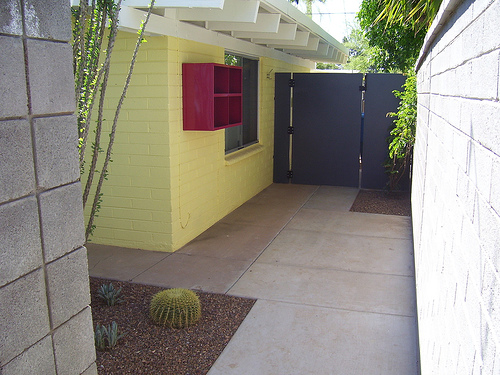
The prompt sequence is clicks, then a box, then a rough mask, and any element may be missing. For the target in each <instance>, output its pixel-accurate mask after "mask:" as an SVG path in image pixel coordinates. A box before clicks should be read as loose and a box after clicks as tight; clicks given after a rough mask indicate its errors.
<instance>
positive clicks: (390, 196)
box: [351, 190, 411, 216]
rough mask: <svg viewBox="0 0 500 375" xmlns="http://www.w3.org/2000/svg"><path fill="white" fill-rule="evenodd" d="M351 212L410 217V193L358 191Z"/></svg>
mask: <svg viewBox="0 0 500 375" xmlns="http://www.w3.org/2000/svg"><path fill="white" fill-rule="evenodd" d="M351 211H354V212H365V213H370V214H385V215H400V216H411V204H410V193H409V192H390V193H389V192H387V191H380V190H360V191H359V193H358V196H357V197H356V200H355V201H354V203H353V205H352V207H351Z"/></svg>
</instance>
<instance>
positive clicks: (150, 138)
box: [82, 32, 172, 250]
mask: <svg viewBox="0 0 500 375" xmlns="http://www.w3.org/2000/svg"><path fill="white" fill-rule="evenodd" d="M136 40H137V35H136V34H132V33H126V32H120V33H119V36H118V39H117V41H116V44H115V47H114V51H113V55H112V56H113V57H112V64H111V65H112V67H111V70H110V71H111V75H110V81H109V84H108V90H107V100H106V107H107V108H108V109H107V111H106V112H105V116H104V118H105V119H106V120H107V121H106V123H105V125H106V130H107V132H104V133H103V135H102V142H103V143H104V144H103V145H102V146H101V147H102V148H103V149H104V150H105V149H106V146H107V142H108V140H109V137H108V135H107V134H108V133H109V129H110V127H111V122H112V120H113V117H114V108H116V105H117V103H118V99H119V97H120V95H121V92H122V89H123V85H124V83H125V77H126V74H127V72H128V67H129V65H130V59H131V57H132V52H133V50H134V48H135V43H136ZM167 44H168V38H167V37H148V38H147V43H143V44H142V46H141V48H140V50H139V54H138V57H137V62H136V65H135V68H134V73H133V75H132V79H131V82H130V86H129V90H128V94H127V97H126V99H125V102H124V105H123V107H122V109H121V112H120V117H119V122H118V126H117V133H116V138H115V144H114V147H113V156H112V160H113V162H112V163H110V168H109V176H108V180H107V181H105V182H104V185H103V190H102V192H103V197H102V200H103V202H102V204H101V206H102V208H101V210H100V212H99V213H98V215H99V216H98V217H97V218H96V220H95V225H96V230H95V232H94V235H93V236H92V238H91V241H92V242H95V243H101V244H110V245H116V246H124V247H137V248H146V249H151V250H169V249H170V246H169V245H168V244H169V243H171V241H172V230H171V224H170V222H171V220H170V217H171V205H170V186H169V184H170V170H169V160H168V149H169V147H168V145H169V140H168V132H167V122H166V119H167V118H168V112H169V110H168V101H167V97H168V85H167V81H168V66H167V63H166V55H167ZM94 118H96V117H95V115H94ZM90 137H93V133H91V134H90ZM90 152H91V150H90V146H89V149H88V151H87V152H86V153H87V155H86V156H87V157H86V160H87V162H86V164H87V165H89V164H90V158H89V156H90V155H89V153H90ZM101 157H102V158H103V157H104V155H101ZM98 169H100V168H98ZM85 178H86V175H84V176H82V182H83V183H85ZM97 178H99V175H97V176H96V177H95V179H97ZM91 204H92V202H90V201H89V203H87V206H86V209H85V212H86V216H88V213H89V208H90V206H91Z"/></svg>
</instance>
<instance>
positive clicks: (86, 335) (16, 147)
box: [0, 0, 97, 375]
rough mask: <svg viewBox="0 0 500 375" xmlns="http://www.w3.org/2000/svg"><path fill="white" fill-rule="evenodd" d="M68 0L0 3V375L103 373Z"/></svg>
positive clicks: (24, 0)
mask: <svg viewBox="0 0 500 375" xmlns="http://www.w3.org/2000/svg"><path fill="white" fill-rule="evenodd" d="M70 38H71V20H70V7H69V2H68V0H4V1H0V373H2V374H3V375H14V374H15V375H19V374H23V375H26V374H37V375H39V374H44V375H46V374H97V369H96V366H95V350H94V344H93V329H92V317H91V313H90V307H89V304H90V296H89V286H88V285H89V284H88V271H87V257H86V249H85V248H84V247H83V243H84V229H83V212H82V202H81V187H80V182H79V177H80V176H79V170H78V151H77V127H76V118H75V116H74V115H73V112H74V110H75V100H74V83H73V73H72V51H71V45H70V44H69V43H68V41H69V40H70Z"/></svg>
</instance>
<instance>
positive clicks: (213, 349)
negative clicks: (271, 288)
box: [90, 278, 255, 375]
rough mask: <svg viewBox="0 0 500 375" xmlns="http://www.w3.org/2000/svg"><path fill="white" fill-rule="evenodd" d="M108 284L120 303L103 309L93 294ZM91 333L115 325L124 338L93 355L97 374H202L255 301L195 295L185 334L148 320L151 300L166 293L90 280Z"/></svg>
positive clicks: (210, 365) (116, 282)
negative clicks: (192, 321) (196, 311)
mask: <svg viewBox="0 0 500 375" xmlns="http://www.w3.org/2000/svg"><path fill="white" fill-rule="evenodd" d="M110 282H112V283H113V285H114V286H115V287H116V288H120V287H121V288H122V294H123V296H124V298H125V302H124V303H121V304H118V305H115V306H107V305H106V304H105V303H104V302H103V301H102V300H100V299H99V298H97V290H98V289H99V287H100V286H101V285H102V284H109V283H110ZM90 289H91V296H92V302H91V304H92V317H93V320H94V328H95V326H96V324H97V323H99V324H101V325H103V324H105V325H108V324H111V322H112V321H116V323H117V324H118V329H119V331H122V332H125V336H124V337H123V338H122V339H120V340H119V341H118V345H117V346H116V347H115V348H113V349H111V350H108V351H104V352H100V351H98V352H97V368H98V372H99V374H103V375H104V374H105V375H112V374H120V375H122V374H134V375H136V374H176V375H177V374H186V375H187V374H206V373H207V372H208V370H210V368H211V367H212V365H213V363H214V362H215V360H216V359H217V358H218V356H219V355H220V354H221V353H222V350H223V349H224V348H225V346H226V345H227V343H228V342H229V340H230V339H231V337H232V336H233V334H234V333H235V332H236V330H237V329H238V327H239V325H240V324H241V322H242V321H243V319H244V318H245V316H246V315H247V314H248V312H249V311H250V309H251V308H252V306H253V305H254V303H255V300H252V299H245V298H239V297H232V296H227V295H223V294H213V293H204V292H197V294H198V295H199V297H200V302H201V306H202V317H201V319H200V320H199V321H198V323H197V324H196V325H194V326H192V327H189V328H186V329H173V328H168V327H163V326H158V325H156V324H155V323H154V322H153V321H152V320H151V318H150V317H149V302H150V300H151V297H152V296H153V295H154V294H155V293H157V292H159V291H161V290H163V289H166V288H159V287H155V286H149V285H141V284H133V283H126V282H120V281H110V280H103V279H97V278H90Z"/></svg>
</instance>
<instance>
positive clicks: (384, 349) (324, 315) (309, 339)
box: [208, 300, 418, 375]
mask: <svg viewBox="0 0 500 375" xmlns="http://www.w3.org/2000/svg"><path fill="white" fill-rule="evenodd" d="M416 334H417V331H416V323H415V318H413V317H403V316H394V315H383V314H372V313H361V312H353V311H342V310H336V309H330V308H323V307H315V306H302V305H296V304H289V303H283V302H275V301H263V300H258V301H257V302H256V304H255V305H254V307H253V308H252V310H251V311H250V314H249V315H248V316H247V318H246V319H245V320H244V321H243V323H242V325H241V326H240V328H239V329H238V331H237V332H236V334H235V335H234V336H233V338H232V339H231V341H230V342H229V345H228V346H227V347H226V348H225V350H224V351H223V353H222V354H221V356H220V357H219V358H218V360H217V361H216V362H215V364H214V366H213V367H212V368H211V370H210V371H209V373H208V374H209V375H222V374H224V375H231V374H235V375H236V374H237V375H240V374H245V375H253V374H255V375H268V374H269V375H271V374H272V375H276V374H332V375H338V374H342V375H360V374H370V375H402V374H404V375H416V374H418V367H417V345H416V344H417V341H416Z"/></svg>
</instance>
